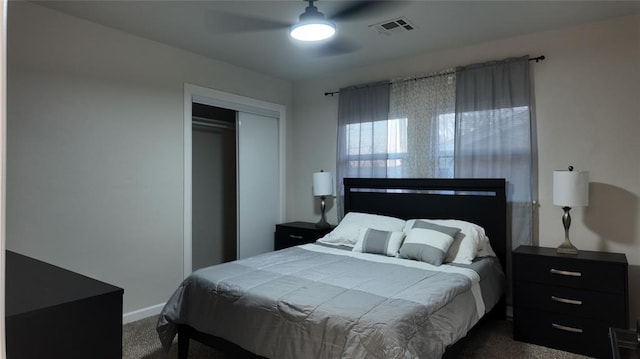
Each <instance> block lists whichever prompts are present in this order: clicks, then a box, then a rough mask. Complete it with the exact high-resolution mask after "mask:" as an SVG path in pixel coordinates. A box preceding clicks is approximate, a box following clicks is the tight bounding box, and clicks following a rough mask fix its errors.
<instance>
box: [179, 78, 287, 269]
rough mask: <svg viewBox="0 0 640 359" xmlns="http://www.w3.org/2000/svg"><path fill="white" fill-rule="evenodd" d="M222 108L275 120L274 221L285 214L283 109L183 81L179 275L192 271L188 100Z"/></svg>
mask: <svg viewBox="0 0 640 359" xmlns="http://www.w3.org/2000/svg"><path fill="white" fill-rule="evenodd" d="M193 102H196V103H202V104H205V105H210V106H216V107H221V108H226V109H229V110H235V111H240V112H249V113H254V114H258V115H263V116H268V117H275V118H277V119H278V135H279V141H278V155H279V158H278V162H279V167H280V168H279V177H280V183H279V186H280V200H279V203H278V204H277V206H278V221H279V222H282V221H283V219H284V213H285V208H284V207H285V203H286V201H285V189H286V183H285V179H286V168H285V167H286V162H285V159H286V158H285V148H286V146H285V139H286V134H285V129H286V108H285V106H284V105H280V104H277V103H272V102H267V101H262V100H257V99H253V98H250V97H245V96H240V95H236V94H231V93H227V92H223V91H219V90H213V89H209V88H206V87H201V86H196V85H192V84H187V83H185V84H184V121H183V122H184V131H183V132H184V166H183V168H184V173H183V175H184V180H183V213H184V219H183V229H184V230H183V277H184V278H186V277H187V276H189V274H191V272H192V258H191V256H192V215H193V213H192V194H193V192H192V133H191V131H192V119H191V117H192V108H191V107H192V106H191V105H192V103H193Z"/></svg>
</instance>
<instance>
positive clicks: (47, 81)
mask: <svg viewBox="0 0 640 359" xmlns="http://www.w3.org/2000/svg"><path fill="white" fill-rule="evenodd" d="M8 14H9V29H8V37H9V38H8V116H7V124H8V140H7V142H8V150H7V157H8V160H7V164H8V168H7V192H8V196H7V248H8V249H10V250H14V251H17V252H20V253H24V254H27V255H30V256H33V257H36V258H39V259H43V260H45V261H48V262H51V263H53V264H56V265H59V266H62V267H65V268H69V269H71V270H75V271H78V272H80V273H83V274H85V275H88V276H91V277H95V278H98V279H100V280H103V281H106V282H109V283H112V284H115V285H117V286H120V287H123V288H124V290H125V291H124V293H125V294H124V311H125V312H131V311H135V310H140V309H143V308H147V307H150V306H154V305H157V304H160V303H162V302H164V301H166V300H167V299H168V298H169V296H170V295H171V293H172V292H173V291H174V290H175V288H176V287H177V285H178V284H179V282H180V281H181V279H182V268H183V267H182V262H183V257H182V248H183V247H182V246H183V240H182V235H183V234H182V233H183V219H182V218H183V213H182V210H183V208H182V207H183V195H182V191H183V183H182V182H183V98H184V92H183V89H184V83H191V84H195V85H200V86H203V87H208V88H213V89H217V90H221V91H226V92H229V93H234V94H239V95H242V96H246V97H251V98H256V99H260V100H264V101H269V102H273V103H278V104H282V105H284V106H286V107H287V108H290V107H291V102H292V84H291V83H290V82H288V81H283V80H279V79H276V78H273V77H269V76H265V75H262V74H258V73H255V72H251V71H248V70H244V69H241V68H238V67H235V66H232V65H229V64H225V63H222V62H217V61H213V60H210V59H207V58H204V57H201V56H197V55H194V54H192V53H189V52H186V51H182V50H178V49H176V48H172V47H169V46H166V45H163V44H160V43H157V42H153V41H149V40H145V39H142V38H139V37H135V36H131V35H128V34H126V33H124V32H121V31H117V30H113V29H110V28H107V27H104V26H101V25H97V24H94V23H91V22H87V21H84V20H81V19H78V18H74V17H70V16H67V15H64V14H62V13H59V12H56V11H52V10H49V9H47V8H43V7H40V6H38V5H34V4H32V3H28V2H21V1H20V2H11V3H10V4H9V12H8ZM288 132H289V133H291V131H288Z"/></svg>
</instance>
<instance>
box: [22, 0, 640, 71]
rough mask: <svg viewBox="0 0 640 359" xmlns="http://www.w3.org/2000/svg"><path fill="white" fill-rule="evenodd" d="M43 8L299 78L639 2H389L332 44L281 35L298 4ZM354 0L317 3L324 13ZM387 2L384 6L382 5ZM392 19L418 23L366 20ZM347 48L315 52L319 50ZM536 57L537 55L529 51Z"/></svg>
mask: <svg viewBox="0 0 640 359" xmlns="http://www.w3.org/2000/svg"><path fill="white" fill-rule="evenodd" d="M34 2H36V3H38V4H41V5H44V6H46V7H49V8H52V9H56V10H59V11H62V12H65V13H68V14H70V15H74V16H77V17H81V18H84V19H87V20H90V21H93V22H96V23H100V24H103V25H106V26H109V27H113V28H116V29H120V30H123V31H125V32H128V33H131V34H135V35H138V36H141V37H145V38H148V39H151V40H155V41H158V42H162V43H165V44H168V45H171V46H175V47H178V48H182V49H185V50H188V51H191V52H194V53H197V54H201V55H204V56H207V57H210V58H213V59H217V60H221V61H225V62H228V63H232V64H235V65H238V66H241V67H244V68H248V69H252V70H255V71H258V72H262V73H266V74H270V75H273V76H276V77H279V78H282V79H288V80H299V79H307V78H312V77H318V76H322V75H323V74H327V73H331V72H335V71H340V70H346V69H349V68H354V67H359V66H363V65H369V64H374V63H379V62H383V61H388V60H391V59H394V58H400V57H405V56H408V55H413V54H418V53H425V52H429V51H436V50H440V49H444V48H455V47H461V46H465V45H470V44H474V43H479V42H483V41H489V40H494V39H500V38H507V37H512V36H517V35H522V34H526V33H532V32H539V31H544V30H549V29H553V28H558V27H564V26H570V25H576V24H580V23H585V22H591V21H596V20H602V19H607V18H613V17H619V16H624V15H629V14H634V13H640V1H638V0H636V1H504V0H503V1H480V0H476V1H391V2H387V4H379V5H387V6H381V9H379V11H371V12H370V13H368V14H367V16H365V17H364V18H358V19H349V20H347V19H343V20H340V19H338V20H336V21H335V22H336V25H337V31H338V34H339V37H338V38H337V40H333V41H334V43H329V44H321V45H309V44H304V45H302V44H299V43H296V41H295V40H292V39H290V38H289V36H288V30H287V26H288V25H291V24H294V23H295V22H296V21H297V19H298V16H299V15H300V14H301V13H302V12H303V11H304V8H305V7H306V6H307V3H306V2H303V1H301V0H259V1H165V0H158V1H150V0H144V1H112V0H106V1H103V0H84V1H77V0H76V1H56V0H45V1H34ZM355 3H358V2H357V1H335V0H334V1H332V0H321V1H318V2H316V3H315V5H316V6H317V7H318V9H319V10H320V11H321V12H323V13H325V14H327V15H328V16H331V14H335V13H337V12H339V10H341V9H343V8H344V7H345V6H350V5H354V4H355ZM389 3H390V4H389ZM400 16H404V17H406V18H408V19H409V20H410V21H411V22H412V23H413V24H415V25H416V27H417V29H416V30H415V31H411V32H405V33H399V34H395V35H392V36H386V35H380V34H378V33H377V32H376V31H375V30H373V29H372V28H370V25H373V24H376V23H380V22H382V21H385V20H391V19H394V18H397V17H400ZM336 43H337V44H342V45H348V46H347V48H349V49H351V50H354V49H355V51H352V52H348V53H342V54H337V55H331V56H328V55H326V54H325V55H318V53H317V50H318V49H317V48H318V47H319V46H320V47H321V46H333V45H336ZM532 55H536V54H532Z"/></svg>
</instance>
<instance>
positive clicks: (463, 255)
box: [404, 219, 495, 264]
mask: <svg viewBox="0 0 640 359" xmlns="http://www.w3.org/2000/svg"><path fill="white" fill-rule="evenodd" d="M415 221H416V220H414V219H412V220H408V221H407V224H406V226H405V230H404V232H405V233H407V231H408V230H410V229H411V228H413V225H414V223H415ZM419 221H425V222H429V223H434V224H439V225H441V226H447V227H455V228H460V233H458V234H457V235H456V237H455V238H454V240H453V243H452V244H451V246H450V247H449V251H448V252H447V257H446V258H445V262H452V263H460V264H471V262H472V261H473V260H474V258H476V257H477V256H478V251H481V253H482V255H483V256H489V255H491V253H493V250H491V252H489V250H490V248H491V246H490V245H489V238H487V236H485V233H484V228H482V227H480V226H478V225H477V224H474V223H471V222H466V221H461V220H457V219H419ZM487 247H489V250H487V249H486V248H487ZM494 256H495V254H494Z"/></svg>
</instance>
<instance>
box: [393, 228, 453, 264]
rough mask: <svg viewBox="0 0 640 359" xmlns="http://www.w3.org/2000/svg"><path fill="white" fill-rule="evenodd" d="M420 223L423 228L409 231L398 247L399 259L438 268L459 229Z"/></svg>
mask: <svg viewBox="0 0 640 359" xmlns="http://www.w3.org/2000/svg"><path fill="white" fill-rule="evenodd" d="M418 223H420V222H418ZM422 223H423V227H416V228H413V229H411V230H410V231H409V234H408V235H407V238H406V239H405V240H404V243H402V247H400V257H401V258H408V259H416V260H419V261H421V262H425V263H429V264H432V265H434V266H439V265H441V264H442V263H443V262H444V259H445V257H446V256H447V252H448V250H449V247H450V246H451V243H453V238H454V237H455V236H456V235H457V234H458V232H460V229H458V228H453V227H446V226H441V225H438V224H433V223H428V222H422Z"/></svg>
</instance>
